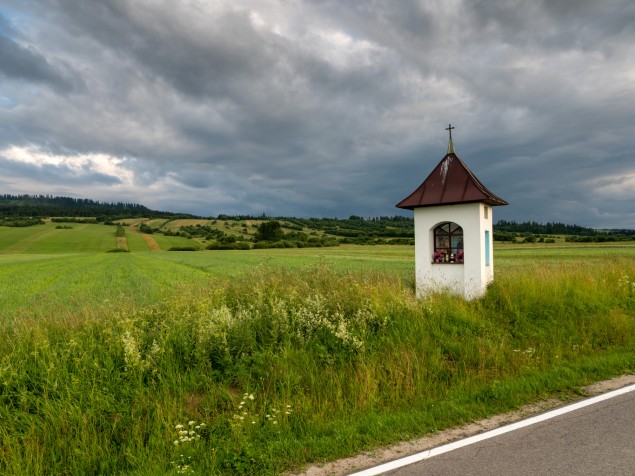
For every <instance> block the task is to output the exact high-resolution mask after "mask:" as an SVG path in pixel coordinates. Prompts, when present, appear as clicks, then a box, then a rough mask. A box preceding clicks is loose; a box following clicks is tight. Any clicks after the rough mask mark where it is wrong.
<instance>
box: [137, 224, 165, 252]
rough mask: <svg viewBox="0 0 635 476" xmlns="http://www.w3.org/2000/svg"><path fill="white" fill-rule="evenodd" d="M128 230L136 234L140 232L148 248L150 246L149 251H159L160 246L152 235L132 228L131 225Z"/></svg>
mask: <svg viewBox="0 0 635 476" xmlns="http://www.w3.org/2000/svg"><path fill="white" fill-rule="evenodd" d="M130 232H131V233H134V234H136V235H139V234H140V235H141V237H142V238H143V239H144V240H145V242H146V244H147V245H148V248H150V251H161V247H160V246H159V244H158V243H157V242H156V240H155V239H154V238H153V237H152V235H148V234H146V233H141V232H140V231H139V230H137V229H136V228H133V227H132V226H131V227H130Z"/></svg>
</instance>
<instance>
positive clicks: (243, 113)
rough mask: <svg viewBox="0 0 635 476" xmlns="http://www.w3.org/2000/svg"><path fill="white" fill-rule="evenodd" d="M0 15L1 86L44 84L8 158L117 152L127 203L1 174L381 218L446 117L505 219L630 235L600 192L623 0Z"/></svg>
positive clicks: (34, 6)
mask: <svg viewBox="0 0 635 476" xmlns="http://www.w3.org/2000/svg"><path fill="white" fill-rule="evenodd" d="M9 2H10V4H12V8H13V9H14V10H15V11H19V12H20V18H21V20H20V22H19V24H20V29H19V39H17V37H16V36H15V35H17V34H18V33H17V32H18V29H17V28H16V27H14V26H12V23H11V22H12V21H13V20H12V18H14V17H10V16H6V15H5V16H4V18H5V21H4V24H0V33H2V34H4V35H5V37H4V40H3V41H5V43H3V45H0V48H5V49H6V50H7V51H10V53H11V55H13V56H11V57H12V58H15V59H14V61H13V62H12V63H11V64H12V65H13V66H12V67H11V68H10V69H9V70H10V71H11V73H10V74H12V75H13V76H11V78H14V79H16V78H18V76H19V78H21V79H28V81H27V82H30V83H33V84H48V85H50V86H51V88H42V89H41V90H38V92H37V94H36V95H33V94H31V93H30V92H29V91H28V90H27V89H25V88H24V87H22V86H21V85H20V81H15V80H13V79H12V80H6V81H5V84H3V87H4V90H3V92H2V93H0V125H1V126H2V127H0V151H1V150H3V149H4V148H6V147H10V146H31V145H35V146H38V147H40V148H41V149H45V150H48V151H51V152H52V153H56V154H60V155H65V156H73V155H75V154H83V153H106V154H110V155H113V156H117V157H121V158H124V159H125V164H124V166H125V168H126V170H128V171H131V172H132V173H133V174H134V183H135V188H134V189H126V188H125V187H124V185H123V184H122V183H116V182H112V183H111V184H110V185H108V184H109V182H108V181H109V180H112V178H109V176H106V177H101V178H99V177H97V176H93V175H91V174H90V172H89V171H86V172H85V173H84V175H82V174H81V173H80V174H77V173H75V175H73V171H71V170H63V169H59V168H58V169H49V168H46V167H42V168H33V167H29V166H24V167H23V168H21V169H17V168H16V167H18V165H16V164H6V163H2V164H0V166H1V167H3V168H4V170H7V171H8V170H11V174H13V175H11V176H12V177H19V176H20V175H22V176H24V177H30V178H31V180H34V181H38V180H39V181H41V182H42V184H48V183H57V182H59V184H61V185H60V186H62V185H63V184H65V183H71V182H72V183H73V184H74V185H73V186H75V185H76V187H77V189H78V190H82V187H83V190H85V192H86V194H87V195H88V196H91V198H96V199H107V197H106V196H105V195H107V190H108V186H111V187H115V188H116V194H117V198H118V197H119V196H124V195H126V194H127V195H128V196H127V197H126V199H127V200H129V201H140V202H142V203H144V204H145V205H148V206H154V207H158V208H160V207H163V208H169V209H175V208H178V209H179V211H190V212H193V213H201V214H213V213H221V212H225V213H262V212H266V213H271V214H276V215H277V214H293V215H300V216H315V215H326V216H348V215H351V214H357V215H363V216H374V215H379V214H381V215H391V214H395V213H399V211H398V210H396V209H394V208H393V206H394V204H395V203H396V202H397V201H399V200H400V199H401V198H403V197H404V196H405V195H406V194H408V193H410V192H411V191H412V190H413V189H414V188H415V187H416V186H417V185H418V184H419V183H420V182H421V181H422V180H423V179H424V178H425V177H426V176H427V174H428V173H429V171H430V170H431V169H432V167H434V166H435V165H436V163H437V162H438V161H439V160H440V159H441V158H442V156H443V154H444V153H445V147H446V145H447V143H446V140H447V139H446V137H447V136H446V135H445V131H444V130H443V129H444V128H445V127H446V126H447V123H448V122H452V123H453V124H454V125H455V126H457V129H456V130H455V144H456V146H457V151H458V153H459V155H460V156H461V157H462V158H463V160H465V161H466V162H467V163H468V165H469V166H470V167H471V168H472V169H473V171H474V172H475V173H476V175H477V176H478V177H479V178H480V179H481V180H482V181H483V182H484V183H485V184H486V185H487V186H488V187H489V188H491V189H492V190H493V191H494V192H495V193H497V194H498V195H500V196H502V197H503V198H505V199H506V200H508V201H509V202H510V203H511V205H510V206H509V207H501V208H500V209H497V210H496V216H497V217H499V218H503V217H505V218H509V219H516V220H523V219H536V220H538V221H541V220H542V221H548V220H551V221H554V220H559V221H566V222H577V223H579V224H586V225H597V226H626V227H635V221H634V220H633V218H634V217H633V213H632V212H631V211H630V208H629V207H628V204H627V202H628V200H627V199H624V200H623V199H622V196H620V195H615V194H614V195H610V194H607V193H605V194H604V195H603V194H602V193H596V191H595V189H594V187H596V188H597V189H598V190H600V188H599V187H600V185H597V184H607V183H612V182H610V180H612V177H614V176H616V175H617V176H619V175H620V174H621V175H630V174H633V173H634V170H633V165H632V164H633V161H632V153H631V151H632V150H633V146H634V145H635V143H634V142H635V141H634V139H633V138H632V137H631V136H632V134H631V130H630V129H631V128H632V127H631V124H633V122H634V121H635V106H633V104H635V87H634V86H632V66H631V64H632V59H631V58H632V57H633V56H634V55H635V51H634V49H635V41H634V40H635V38H633V37H634V34H635V29H634V28H633V26H632V25H633V24H635V22H634V21H633V19H635V18H634V15H635V7H634V6H632V5H631V2H628V1H626V0H624V1H617V0H610V1H607V2H601V3H598V2H592V1H588V2H577V1H576V2H573V1H571V2H567V1H557V2H523V1H517V2H504V3H502V4H501V3H500V2H498V3H496V2H486V1H483V2H459V3H458V4H454V3H448V2H439V3H438V4H435V5H433V6H428V4H426V3H425V2H423V3H422V2H416V1H404V2H398V3H395V2H391V1H377V2H361V1H360V2H336V1H333V0H329V1H306V2H297V3H293V4H291V3H276V2H272V3H271V5H269V7H268V8H265V7H264V6H263V5H264V3H261V2H258V3H254V4H253V5H252V4H251V3H250V2H240V3H234V2H231V3H227V4H226V5H225V6H224V7H223V8H220V7H219V6H218V5H216V4H213V5H216V11H215V12H214V13H209V12H208V11H207V10H206V8H207V7H209V6H210V5H212V4H211V3H210V4H208V3H200V4H197V3H191V4H187V3H178V4H174V3H172V2H132V1H126V0H105V1H101V2H75V1H71V0H50V1H38V2H11V0H9ZM252 7H253V8H254V9H256V10H258V9H259V8H261V13H262V15H263V18H264V20H265V23H266V25H265V26H262V27H259V26H258V25H257V24H256V23H254V22H253V19H252V18H251V17H250V10H251V9H252ZM0 18H2V17H0ZM16 24H17V23H16ZM7 32H8V33H7ZM336 34H341V38H337V37H336V36H333V35H336ZM12 35H13V36H12ZM329 35H331V36H330V37H329ZM12 38H13V39H12ZM14 40H15V41H14ZM338 42H339V43H338ZM23 45H29V46H28V47H27V46H23ZM5 49H0V51H5ZM337 55H339V56H337ZM20 61H22V63H20ZM7 64H8V63H7ZM19 64H21V65H22V69H20V68H19V67H18V66H17V65H19ZM7 74H9V73H5V79H6V78H8V76H7ZM20 75H21V76H20ZM27 76H28V78H27ZM29 78H30V79H29ZM69 78H72V80H71V79H69ZM78 85H79V86H78ZM64 88H66V89H64ZM603 177H604V178H605V181H604V182H601V181H600V182H597V181H596V182H593V184H596V185H593V184H592V185H589V183H590V182H589V180H590V178H597V179H602V178H603ZM102 179H103V180H102ZM100 180H101V182H100ZM82 181H85V182H84V184H83V182H82ZM97 182H99V183H100V184H101V185H100V186H99V187H92V188H91V187H90V186H89V184H95V183H97ZM13 183H17V180H16V181H14V182H13ZM102 185H103V187H102ZM115 188H113V190H114V189H115ZM618 188H619V187H618ZM622 188H623V187H622ZM622 188H619V190H622ZM16 191H17V192H19V190H16ZM93 193H99V194H100V196H99V197H93V196H92V194H93ZM135 197H137V198H135Z"/></svg>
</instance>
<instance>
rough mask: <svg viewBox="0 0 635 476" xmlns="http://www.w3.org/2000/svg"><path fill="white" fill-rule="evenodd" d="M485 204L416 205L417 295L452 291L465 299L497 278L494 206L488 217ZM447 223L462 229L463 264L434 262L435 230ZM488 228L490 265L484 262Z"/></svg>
mask: <svg viewBox="0 0 635 476" xmlns="http://www.w3.org/2000/svg"><path fill="white" fill-rule="evenodd" d="M486 206H487V205H484V204H482V203H466V204H458V205H443V206H432V207H420V208H415V210H414V218H415V269H416V283H417V296H419V297H420V296H423V295H425V294H426V293H427V292H430V291H441V290H449V291H450V292H453V293H455V294H459V295H463V297H465V298H466V299H473V298H476V297H479V296H481V295H482V294H483V293H484V292H485V290H486V288H487V284H488V283H489V282H490V281H492V279H493V278H494V254H493V233H492V209H491V207H489V206H488V213H487V218H485V208H484V207H486ZM445 222H454V223H456V224H458V225H459V226H461V228H463V247H464V263H463V264H458V263H457V264H443V263H432V255H433V253H434V236H433V230H434V228H435V227H436V226H438V225H439V224H441V223H445ZM485 231H489V266H486V262H485V258H486V257H485V249H486V247H485Z"/></svg>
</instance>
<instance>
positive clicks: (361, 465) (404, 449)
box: [296, 374, 635, 476]
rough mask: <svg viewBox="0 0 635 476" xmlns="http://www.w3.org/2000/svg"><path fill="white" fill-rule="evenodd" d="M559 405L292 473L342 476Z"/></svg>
mask: <svg viewBox="0 0 635 476" xmlns="http://www.w3.org/2000/svg"><path fill="white" fill-rule="evenodd" d="M632 384H635V374H633V375H623V376H621V377H616V378H613V379H610V380H605V381H602V382H598V383H594V384H592V385H588V386H586V387H583V388H582V391H583V392H584V394H585V395H586V396H588V397H593V396H595V395H600V394H603V393H607V392H610V391H612V390H617V389H619V388H622V387H626V386H627V385H632ZM581 398H584V397H581ZM567 403H571V402H567ZM562 405H563V402H562V400H558V399H556V398H552V399H547V400H542V401H540V402H537V403H533V404H529V405H524V406H522V407H521V408H519V409H517V410H514V411H511V412H508V413H503V414H500V415H495V416H493V417H491V418H486V419H483V420H478V421H476V422H473V423H470V424H468V425H465V426H461V427H457V428H449V429H447V430H443V431H440V432H437V433H433V434H431V435H426V436H424V437H422V438H419V439H416V440H412V441H405V442H401V443H398V444H396V445H393V446H389V447H385V448H380V449H377V450H375V451H373V452H366V453H363V454H360V455H357V456H353V457H350V458H344V459H341V460H337V461H332V462H329V463H325V464H322V465H315V466H310V467H308V468H307V469H306V470H305V471H303V472H301V473H296V475H297V476H344V475H347V474H351V473H353V472H356V471H361V470H363V469H366V468H370V467H373V466H377V465H380V464H383V463H386V462H388V461H392V460H395V459H398V458H403V457H406V456H409V455H412V454H415V453H419V452H421V451H425V450H427V449H430V448H435V447H437V446H441V445H443V444H446V443H450V442H452V441H456V440H460V439H463V438H467V437H470V436H473V435H477V434H479V433H483V432H486V431H489V430H493V429H495V428H500V427H501V426H504V425H508V424H510V423H514V422H516V421H519V420H523V419H525V418H528V417H530V416H532V415H537V414H539V413H544V412H546V411H548V410H552V409H554V408H556V407H559V406H562Z"/></svg>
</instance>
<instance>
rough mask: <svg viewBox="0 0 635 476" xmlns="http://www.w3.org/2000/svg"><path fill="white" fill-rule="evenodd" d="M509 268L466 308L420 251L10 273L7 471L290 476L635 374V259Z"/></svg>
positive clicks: (3, 460) (97, 262)
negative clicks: (415, 258) (426, 276)
mask: <svg viewBox="0 0 635 476" xmlns="http://www.w3.org/2000/svg"><path fill="white" fill-rule="evenodd" d="M112 240H113V242H114V237H113V238H112ZM110 247H112V245H111V246H110ZM496 259H497V262H496V265H497V276H496V282H495V283H494V284H493V285H492V286H491V287H490V289H489V290H488V293H487V295H486V296H485V297H484V298H483V299H480V300H476V301H473V302H469V303H466V302H464V301H462V300H460V299H456V298H453V297H451V296H445V295H438V296H431V297H430V298H428V299H425V300H416V299H414V296H413V289H412V287H413V283H412V278H411V277H410V276H411V273H412V249H411V248H402V247H348V248H344V247H341V248H336V249H328V250H263V251H247V252H198V253H155V254H151V253H134V252H133V253H116V254H106V253H101V254H89V253H84V254H76V255H73V256H54V255H27V256H24V255H23V256H12V255H5V256H0V266H1V268H0V269H1V272H0V289H2V295H1V298H0V306H1V307H0V309H1V311H0V342H1V343H2V344H0V472H1V473H3V474H5V473H6V474H100V473H101V474H112V473H119V474H122V473H123V474H166V473H167V474H169V473H171V472H172V473H177V472H178V471H179V469H183V468H184V466H185V465H186V464H190V465H191V466H190V467H189V468H188V469H192V470H194V471H195V472H197V473H199V474H214V473H226V474H235V473H245V474H272V473H278V472H282V471H284V470H286V469H289V468H297V467H298V466H299V465H302V464H304V463H308V462H311V461H319V460H325V459H332V458H336V457H339V456H343V455H346V454H350V453H353V452H356V451H360V450H363V449H368V448H371V447H373V446H376V445H380V444H385V443H389V442H392V441H396V440H399V439H404V438H409V437H412V436H415V435H421V434H423V433H425V432H429V431H434V430H437V429H441V428H444V427H447V426H451V425H456V424H460V423H462V422H465V421H468V420H471V419H474V418H479V417H483V416H485V415H490V414H492V413H496V412H501V411H505V410H508V409H511V408H513V407H516V406H518V405H521V404H522V403H525V402H528V401H532V400H536V399H539V398H542V397H544V396H547V395H553V394H556V395H561V396H562V397H563V398H566V397H567V396H568V395H570V394H571V392H573V391H575V389H576V388H579V386H581V385H583V384H585V383H589V382H591V381H594V380H598V379H602V378H605V377H608V376H612V375H616V374H620V373H623V372H632V371H634V370H635V350H634V349H635V347H634V344H635V321H634V319H633V318H634V315H635V247H632V246H630V247H629V246H620V247H618V246H603V247H597V246H596V247H593V246H584V247H580V246H577V247H563V248H559V249H549V248H548V247H542V248H538V247H533V248H528V247H527V246H522V247H518V248H514V247H511V248H510V247H506V248H498V249H497V254H496ZM190 421H191V422H193V424H192V425H189V422H190ZM177 425H184V428H177ZM184 431H186V432H187V433H186V434H181V433H179V432H184ZM189 431H192V432H193V433H192V434H190V433H189ZM190 437H191V438H192V439H191V440H190V439H189V438H190ZM199 437H200V438H199ZM175 442H178V443H176V444H175ZM181 455H182V456H181Z"/></svg>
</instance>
